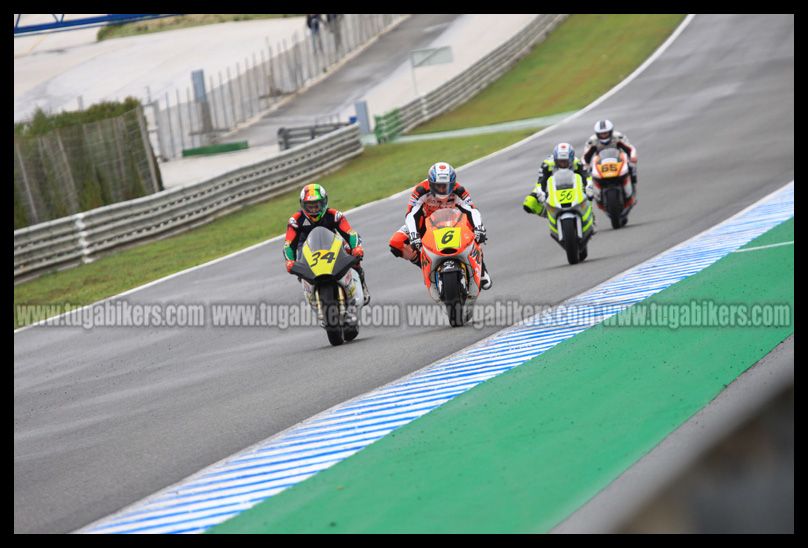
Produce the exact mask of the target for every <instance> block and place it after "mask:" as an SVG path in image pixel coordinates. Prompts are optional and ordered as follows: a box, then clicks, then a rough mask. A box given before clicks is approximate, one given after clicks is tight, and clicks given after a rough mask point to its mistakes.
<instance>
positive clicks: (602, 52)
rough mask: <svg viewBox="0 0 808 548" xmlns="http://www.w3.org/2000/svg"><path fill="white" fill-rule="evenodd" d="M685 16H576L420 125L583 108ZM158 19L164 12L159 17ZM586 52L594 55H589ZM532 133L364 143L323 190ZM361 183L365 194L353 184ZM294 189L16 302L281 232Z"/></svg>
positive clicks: (101, 291)
mask: <svg viewBox="0 0 808 548" xmlns="http://www.w3.org/2000/svg"><path fill="white" fill-rule="evenodd" d="M683 18H684V16H682V15H572V16H570V17H569V18H568V19H567V20H566V21H565V22H564V23H562V24H561V25H560V26H559V27H558V29H556V30H555V31H553V33H552V34H551V35H550V36H549V37H548V39H547V40H545V41H544V42H542V44H541V47H537V48H535V49H534V50H533V52H531V53H530V54H529V55H528V56H526V57H525V58H524V59H523V60H521V61H520V62H519V63H517V65H516V66H515V67H514V68H513V69H511V70H510V71H509V72H507V73H506V74H505V75H504V76H502V77H501V78H500V79H499V80H497V81H496V82H494V83H493V84H492V85H491V86H489V87H488V88H487V89H486V90H485V91H483V92H482V93H480V94H479V95H477V96H476V97H475V98H473V99H472V100H471V101H470V102H469V103H467V104H466V105H464V106H461V107H459V108H457V109H455V110H454V111H452V112H449V113H447V114H444V115H442V116H440V117H438V118H436V119H435V120H433V121H431V122H429V123H427V124H424V125H423V126H421V127H420V128H418V132H432V131H444V130H450V129H459V128H464V127H471V126H477V125H485V124H491V123H498V122H504V121H510V120H515V119H522V118H529V117H536V116H543V115H547V114H555V113H558V112H565V111H570V110H577V109H579V108H582V107H584V106H586V105H587V104H589V103H590V102H592V101H593V100H594V99H596V98H597V97H599V96H600V95H602V94H603V93H605V92H606V91H608V90H609V89H610V88H611V87H613V86H614V85H615V84H617V83H618V82H619V81H620V80H622V79H623V78H624V77H625V76H627V75H628V74H629V73H630V72H631V71H633V70H634V69H635V68H636V67H637V66H639V65H640V64H641V63H642V62H643V61H644V60H645V59H646V58H647V57H648V56H649V55H650V54H651V53H652V52H653V51H654V49H656V48H657V47H658V46H659V45H660V44H661V43H662V42H663V41H664V40H665V39H666V38H667V37H668V36H669V35H670V33H671V32H673V30H674V29H675V28H676V26H677V25H678V24H679V23H680V22H681V21H682V19H683ZM167 19H168V18H167ZM159 21H165V20H157V21H155V23H157V22H159ZM217 22H219V21H217ZM198 24H206V23H198ZM588 58H591V60H592V62H591V63H590V62H585V60H587V59H588ZM557 67H564V70H559V69H558V68H557ZM548 73H549V74H552V75H553V76H554V78H555V79H554V80H553V86H552V87H550V86H545V85H544V82H543V80H541V77H542V76H544V75H547V74H548ZM557 73H558V74H557ZM562 73H563V80H561V78H562ZM545 88H546V89H545ZM558 90H563V91H558ZM532 133H534V130H521V131H515V132H503V133H494V134H485V135H478V136H473V137H462V138H452V139H441V140H433V141H419V142H411V143H394V144H386V145H380V146H376V147H368V148H366V149H365V152H364V153H363V154H362V155H361V156H360V157H358V158H355V159H354V160H352V161H351V162H349V163H348V164H347V165H346V166H345V167H344V168H342V169H341V170H339V171H337V172H335V173H333V174H331V175H329V176H327V177H324V178H322V179H320V180H319V181H318V182H320V183H322V184H323V185H324V186H325V187H326V188H327V189H328V192H329V196H330V205H331V206H332V207H336V208H339V209H342V210H347V209H350V208H352V207H356V206H359V205H361V204H364V203H367V202H370V201H373V200H378V199H380V198H384V197H386V196H389V195H390V194H393V193H395V192H396V191H400V190H403V189H405V188H407V187H409V186H412V185H413V184H415V182H417V181H418V180H420V179H421V178H423V176H424V171H425V169H426V166H427V165H428V164H429V163H430V162H429V161H428V160H425V159H428V158H443V159H446V160H447V161H449V162H452V163H453V164H454V165H456V166H460V165H463V164H465V163H468V162H470V161H472V160H474V159H476V158H479V157H481V156H485V155H486V154H489V153H491V152H494V151H496V150H499V149H501V148H504V147H506V146H508V145H510V144H512V143H514V142H516V141H519V140H521V139H523V138H524V137H527V136H528V135H530V134H532ZM357 186H358V187H359V188H362V189H363V193H361V194H358V193H356V192H355V189H356V188H357ZM297 195H298V193H297V191H291V192H289V193H287V194H284V195H282V196H279V197H277V198H275V199H272V200H270V201H268V202H266V203H264V204H258V205H254V206H250V207H247V208H245V209H243V210H241V211H239V212H237V213H233V214H231V215H228V216H226V217H223V218H221V219H218V220H216V221H214V222H212V223H210V224H208V225H205V226H203V227H199V228H197V229H194V230H192V231H189V232H187V233H185V234H180V235H177V236H174V237H171V238H167V239H165V240H160V241H157V242H150V243H147V244H143V245H141V246H139V247H135V248H132V249H128V250H126V251H122V252H119V253H116V254H114V255H110V256H108V257H104V258H101V259H99V260H98V261H96V262H94V263H91V264H88V265H82V266H80V267H77V268H73V269H70V270H65V271H62V272H55V273H52V274H47V275H44V276H42V277H40V278H37V279H35V280H32V281H30V282H26V283H23V284H20V285H16V286H15V287H14V302H15V304H57V303H70V304H71V305H72V306H74V307H80V306H83V305H86V304H90V303H93V302H96V301H98V300H100V299H103V298H106V297H109V296H111V295H115V294H117V293H120V292H122V291H126V290H127V289H131V288H133V287H137V286H139V285H142V284H145V283H148V282H150V281H153V280H156V279H158V278H161V277H163V276H167V275H169V274H173V273H175V272H179V271H180V270H183V269H186V268H190V267H192V266H195V265H199V264H202V263H204V262H207V261H210V260H213V259H215V258H218V257H221V256H223V255H226V254H228V253H232V252H234V251H238V250H239V249H243V248H245V247H248V246H250V245H253V244H256V243H258V242H261V241H264V240H266V239H267V238H269V237H272V236H274V235H277V234H281V233H282V232H283V230H284V227H285V225H286V221H287V219H288V218H289V215H290V213H291V212H292V211H295V210H296V209H297V208H298V203H297ZM360 230H361V227H360ZM22 325H25V324H24V323H18V318H17V314H16V309H15V315H14V327H15V328H17V327H21V326H22Z"/></svg>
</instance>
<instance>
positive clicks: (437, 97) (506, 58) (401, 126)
mask: <svg viewBox="0 0 808 548" xmlns="http://www.w3.org/2000/svg"><path fill="white" fill-rule="evenodd" d="M566 17H567V14H555V13H545V14H540V15H538V16H537V17H536V18H535V19H534V20H533V21H531V22H530V23H529V24H528V25H527V27H525V28H524V30H522V31H520V32H519V33H517V34H516V35H515V36H514V37H513V38H511V39H510V40H508V41H507V42H505V43H504V44H502V45H501V46H499V47H498V48H497V49H495V50H494V51H492V52H491V53H489V54H488V55H486V56H485V57H483V58H482V59H480V60H479V61H477V62H476V63H474V64H473V65H472V66H470V67H469V68H468V69H466V70H464V71H463V72H462V73H460V74H459V75H457V76H455V77H454V78H452V79H451V80H449V81H448V82H446V83H445V84H443V85H441V86H440V87H439V88H437V89H435V90H433V91H431V92H429V93H427V94H426V95H422V96H421V97H418V98H417V99H415V100H414V101H410V102H409V103H407V104H406V105H404V106H401V107H399V108H396V109H393V110H391V111H389V112H387V113H385V114H383V115H377V116H375V121H376V123H375V127H374V133H375V134H376V140H377V142H379V143H384V142H387V141H390V140H392V139H395V138H396V137H397V136H398V135H399V134H400V133H403V132H405V131H408V130H410V129H412V128H414V127H415V126H417V125H418V124H422V123H424V122H426V121H427V120H430V119H432V118H434V117H435V116H437V115H439V114H442V113H443V112H446V111H447V110H450V109H452V108H454V107H456V106H458V105H461V104H463V103H465V102H466V101H468V100H469V99H470V98H471V97H472V96H474V95H475V94H477V93H479V92H480V91H482V90H483V89H484V88H485V87H487V86H488V85H489V84H490V83H492V82H493V81H494V80H496V79H497V78H499V77H500V76H502V75H503V74H504V73H505V72H506V71H508V70H509V69H510V68H511V66H513V64H514V63H516V62H517V61H518V60H519V59H520V58H521V57H522V56H523V55H526V54H527V53H528V51H530V48H532V47H533V46H534V45H536V44H537V43H538V42H540V41H541V40H543V39H544V38H545V36H547V33H549V32H550V31H551V30H553V29H554V28H555V27H556V26H557V25H558V24H559V23H561V21H563V20H564V19H565V18H566Z"/></svg>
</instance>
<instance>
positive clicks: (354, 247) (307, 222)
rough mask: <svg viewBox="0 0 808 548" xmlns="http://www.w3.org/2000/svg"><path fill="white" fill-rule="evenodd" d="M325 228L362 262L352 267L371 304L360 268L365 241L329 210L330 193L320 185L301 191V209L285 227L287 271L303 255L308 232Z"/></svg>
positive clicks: (284, 255) (340, 213)
mask: <svg viewBox="0 0 808 548" xmlns="http://www.w3.org/2000/svg"><path fill="white" fill-rule="evenodd" d="M318 226H322V227H325V228H327V229H328V230H330V231H332V232H337V233H339V234H340V236H342V238H343V239H344V240H345V242H346V243H347V244H348V246H349V247H350V252H351V255H353V256H354V257H359V259H360V262H358V263H356V264H355V265H354V266H353V268H354V270H356V272H357V274H359V279H360V280H361V281H362V292H363V293H364V304H365V305H367V304H368V303H369V302H370V292H369V291H368V286H367V284H366V283H365V270H364V269H363V268H362V266H361V259H362V258H363V257H364V255H365V252H364V249H363V248H362V238H361V237H360V236H359V234H357V232H356V231H355V230H354V229H353V228H352V227H351V224H350V223H349V222H348V218H347V217H345V215H344V214H343V213H342V212H341V211H338V210H336V209H330V208H328V194H327V193H326V191H325V188H323V187H322V186H321V185H318V184H308V185H306V186H304V187H303V189H302V190H301V191H300V210H299V211H297V212H296V213H294V214H293V215H292V216H291V217H290V218H289V223H288V225H287V227H286V241H285V242H284V244H283V258H284V259H285V260H286V271H287V272H290V271H291V269H292V265H294V264H295V260H297V258H298V256H299V254H300V248H301V247H303V244H304V243H305V241H306V238H307V237H308V235H309V233H310V232H311V231H312V230H314V228H315V227H318Z"/></svg>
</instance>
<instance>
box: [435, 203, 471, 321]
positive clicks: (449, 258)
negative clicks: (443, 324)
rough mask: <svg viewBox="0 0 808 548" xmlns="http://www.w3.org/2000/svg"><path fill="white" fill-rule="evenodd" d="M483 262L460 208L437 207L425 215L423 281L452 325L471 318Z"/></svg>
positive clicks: (466, 219)
mask: <svg viewBox="0 0 808 548" xmlns="http://www.w3.org/2000/svg"><path fill="white" fill-rule="evenodd" d="M482 263H483V251H482V248H481V247H480V244H478V243H477V241H476V240H475V237H474V228H473V227H472V226H471V223H469V221H468V218H467V217H466V215H465V214H463V212H462V211H460V210H459V209H457V208H445V209H438V210H437V211H435V212H434V213H432V215H430V216H429V217H428V218H427V219H426V231H425V232H424V235H423V236H422V238H421V271H422V272H423V275H424V284H426V287H427V289H428V290H429V295H430V296H431V297H432V298H433V299H434V300H435V301H436V302H441V303H443V304H444V305H446V313H447V314H448V315H449V323H450V324H451V325H452V327H457V326H461V325H463V324H464V323H466V322H468V321H469V320H470V319H471V316H472V312H473V306H474V302H475V301H476V300H477V297H478V296H479V295H480V274H481V273H482Z"/></svg>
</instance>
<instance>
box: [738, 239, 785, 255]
mask: <svg viewBox="0 0 808 548" xmlns="http://www.w3.org/2000/svg"><path fill="white" fill-rule="evenodd" d="M793 244H794V240H790V241H788V242H780V243H779V244H769V245H759V246H757V247H747V248H746V249H736V250H735V251H733V253H746V252H747V251H758V250H759V249H769V248H771V247H780V246H784V245H793Z"/></svg>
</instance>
